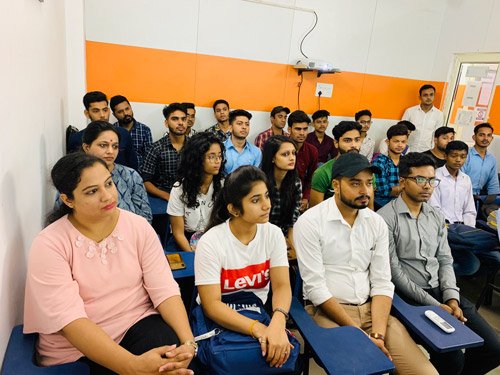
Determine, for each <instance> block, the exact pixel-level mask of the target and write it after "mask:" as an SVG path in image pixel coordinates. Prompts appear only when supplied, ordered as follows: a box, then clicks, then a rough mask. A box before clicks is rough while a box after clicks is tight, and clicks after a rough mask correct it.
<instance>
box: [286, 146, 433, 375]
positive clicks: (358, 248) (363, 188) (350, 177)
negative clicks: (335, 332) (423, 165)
mask: <svg viewBox="0 0 500 375" xmlns="http://www.w3.org/2000/svg"><path fill="white" fill-rule="evenodd" d="M377 170H378V168H377V167H375V166H372V165H370V163H369V162H368V160H367V159H366V157H364V156H363V155H360V154H358V153H347V154H343V155H340V156H339V158H338V159H337V161H336V162H335V164H334V165H333V167H332V187H333V189H334V190H335V195H334V196H333V197H332V198H330V199H327V200H325V201H323V202H322V203H320V204H318V205H316V206H314V207H312V208H310V209H309V210H307V211H306V212H305V213H304V214H303V215H302V216H300V217H299V220H297V222H296V223H295V225H294V227H293V229H294V230H293V233H294V241H295V250H296V252H297V260H298V263H299V268H300V274H301V277H302V279H303V281H304V295H305V298H306V299H307V300H309V301H310V302H312V304H313V306H306V309H307V310H308V312H309V314H311V315H312V316H313V319H314V320H315V321H316V323H317V324H318V325H320V326H321V327H325V328H332V327H337V326H353V327H357V328H359V329H361V330H363V331H364V332H366V333H367V334H368V335H369V337H370V339H371V340H372V342H373V343H374V344H375V345H377V347H379V348H380V350H381V351H382V352H384V354H385V355H387V357H389V359H391V360H392V361H393V362H394V365H395V366H396V372H397V373H399V374H419V375H420V374H437V372H436V370H435V369H434V368H433V367H432V365H431V364H430V363H429V361H428V360H427V359H426V358H425V355H424V353H423V352H422V351H421V350H420V349H419V348H418V346H417V345H416V344H415V343H414V342H413V340H412V339H411V337H410V335H409V334H408V332H407V331H406V329H405V328H404V327H403V325H402V324H401V323H400V322H399V321H398V320H397V319H396V318H394V317H393V316H391V315H390V314H389V313H390V311H391V305H392V296H393V292H394V285H393V284H392V283H391V272H390V271H391V270H390V264H389V250H388V246H389V242H388V234H387V225H386V224H385V223H384V220H383V219H382V218H381V217H380V216H379V215H377V214H376V213H375V212H373V211H372V210H370V209H368V208H367V207H368V203H369V201H370V200H371V199H372V197H373V186H372V181H373V178H372V174H373V172H376V171H377Z"/></svg>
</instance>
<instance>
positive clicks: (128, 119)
mask: <svg viewBox="0 0 500 375" xmlns="http://www.w3.org/2000/svg"><path fill="white" fill-rule="evenodd" d="M133 121H134V117H133V116H130V115H125V116H124V117H123V118H122V119H121V120H118V123H119V124H120V125H129V124H130V123H131V122H133Z"/></svg>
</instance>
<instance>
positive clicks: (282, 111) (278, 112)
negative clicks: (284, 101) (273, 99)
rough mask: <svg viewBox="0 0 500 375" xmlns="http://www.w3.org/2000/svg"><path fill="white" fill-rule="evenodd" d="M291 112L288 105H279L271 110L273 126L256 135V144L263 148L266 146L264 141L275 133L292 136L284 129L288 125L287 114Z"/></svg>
mask: <svg viewBox="0 0 500 375" xmlns="http://www.w3.org/2000/svg"><path fill="white" fill-rule="evenodd" d="M289 113H290V109H289V108H287V107H282V106H280V105H279V106H277V107H274V108H273V110H272V111H271V127H270V128H269V129H267V130H264V131H263V132H262V133H259V135H257V137H255V142H254V144H255V146H257V147H258V148H260V150H261V151H262V149H263V148H264V143H266V141H267V140H268V139H269V138H271V136H273V135H284V136H286V137H288V136H290V134H288V133H287V132H286V131H284V130H283V129H284V127H285V125H286V116H287V115H288V114H289Z"/></svg>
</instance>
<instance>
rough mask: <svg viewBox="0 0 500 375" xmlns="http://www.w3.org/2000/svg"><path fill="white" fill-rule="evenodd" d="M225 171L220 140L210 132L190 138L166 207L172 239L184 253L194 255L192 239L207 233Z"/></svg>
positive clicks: (184, 149)
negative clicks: (189, 252) (196, 233)
mask: <svg viewBox="0 0 500 375" xmlns="http://www.w3.org/2000/svg"><path fill="white" fill-rule="evenodd" d="M223 171H224V145H223V144H222V142H221V141H220V140H219V138H217V137H216V136H215V135H213V134H212V133H208V132H203V133H197V134H195V135H194V136H193V137H191V139H190V140H189V141H188V142H187V143H186V145H185V146H184V148H183V149H182V152H181V155H180V162H179V168H178V171H177V182H176V183H175V184H174V186H173V187H172V190H171V191H170V200H169V202H168V207H167V213H168V214H169V216H170V225H171V226H172V235H173V237H174V240H175V242H176V244H177V246H178V247H179V248H180V249H181V250H183V251H193V250H194V246H192V245H190V239H191V236H192V235H193V234H194V233H195V232H204V231H205V227H206V226H207V224H208V219H209V218H210V213H211V212H212V207H213V205H214V198H215V196H216V195H217V193H218V192H219V190H220V189H221V186H222V182H223Z"/></svg>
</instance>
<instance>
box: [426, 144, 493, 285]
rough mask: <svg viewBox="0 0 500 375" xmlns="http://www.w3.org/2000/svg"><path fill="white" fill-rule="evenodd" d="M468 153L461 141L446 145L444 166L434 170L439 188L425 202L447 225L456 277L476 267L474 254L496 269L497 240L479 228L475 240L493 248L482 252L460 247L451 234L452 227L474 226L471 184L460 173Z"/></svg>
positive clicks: (466, 177) (474, 216)
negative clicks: (435, 210) (480, 240)
mask: <svg viewBox="0 0 500 375" xmlns="http://www.w3.org/2000/svg"><path fill="white" fill-rule="evenodd" d="M468 150H469V148H468V147H467V145H466V144H465V143H464V142H462V141H451V142H450V143H448V145H447V146H446V149H445V158H446V159H445V160H446V164H445V165H444V166H443V167H441V168H438V169H436V179H437V180H439V181H440V182H439V185H437V186H436V187H435V188H434V192H433V193H432V196H431V198H430V199H429V204H430V205H431V206H432V207H434V208H435V209H437V210H438V211H439V212H441V213H442V214H443V215H444V218H445V220H446V221H447V222H448V223H449V224H450V227H449V231H448V243H449V245H450V247H451V252H452V255H453V260H454V262H453V268H454V269H455V274H457V275H460V276H466V275H472V274H474V273H476V271H477V270H478V269H479V266H480V261H479V259H478V258H477V257H476V255H480V256H481V257H484V258H486V259H488V260H489V261H492V262H493V263H494V264H496V265H498V267H500V252H499V251H498V246H497V245H498V240H497V239H496V238H495V236H494V235H493V234H491V233H489V232H485V231H482V230H479V229H478V230H477V232H476V234H475V235H476V238H478V239H479V238H481V237H482V238H484V240H485V241H486V243H488V242H489V243H491V244H492V246H493V247H491V248H487V249H486V248H482V246H478V247H477V248H473V247H471V246H470V244H461V243H460V238H456V236H454V235H453V232H452V229H453V226H454V224H465V225H467V226H469V227H471V229H472V228H475V226H476V206H475V204H474V197H473V196H472V183H471V180H470V177H469V176H467V175H466V174H465V173H463V172H462V171H461V170H460V168H462V166H463V165H464V162H465V160H466V159H467V153H468ZM457 241H458V242H457ZM481 244H484V242H481ZM475 254H476V255H475Z"/></svg>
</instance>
